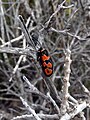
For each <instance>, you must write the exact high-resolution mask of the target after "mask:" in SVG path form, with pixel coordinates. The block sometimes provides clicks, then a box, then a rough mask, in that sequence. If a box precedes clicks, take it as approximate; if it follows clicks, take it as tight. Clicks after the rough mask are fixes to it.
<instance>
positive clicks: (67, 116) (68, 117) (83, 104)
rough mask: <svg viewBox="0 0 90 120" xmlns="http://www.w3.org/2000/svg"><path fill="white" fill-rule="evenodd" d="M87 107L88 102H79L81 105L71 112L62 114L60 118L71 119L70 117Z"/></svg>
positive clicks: (62, 119)
mask: <svg viewBox="0 0 90 120" xmlns="http://www.w3.org/2000/svg"><path fill="white" fill-rule="evenodd" d="M86 107H87V104H86V102H83V103H81V104H79V105H78V106H77V107H76V108H75V110H73V111H72V112H70V113H69V114H68V113H66V114H65V115H64V116H62V117H61V119H60V120H70V119H71V118H73V117H74V116H75V115H77V114H78V113H80V112H81V111H83V110H84V109H85V108H86Z"/></svg>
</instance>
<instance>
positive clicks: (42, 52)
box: [37, 47, 53, 77]
mask: <svg viewBox="0 0 90 120" xmlns="http://www.w3.org/2000/svg"><path fill="white" fill-rule="evenodd" d="M37 60H38V61H39V63H40V65H41V67H42V70H43V72H44V74H45V75H46V76H47V77H49V76H51V75H52V73H53V62H52V59H51V57H50V56H49V54H48V51H47V50H46V49H43V48H42V47H41V48H40V49H39V50H38V52H37Z"/></svg>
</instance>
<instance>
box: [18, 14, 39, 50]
mask: <svg viewBox="0 0 90 120" xmlns="http://www.w3.org/2000/svg"><path fill="white" fill-rule="evenodd" d="M18 20H19V23H20V26H21V28H22V31H23V33H24V35H25V38H26V39H27V42H28V43H29V44H31V45H32V47H33V48H34V49H35V50H36V51H37V49H36V45H35V43H34V41H33V40H32V37H31V36H30V34H29V32H28V30H27V27H26V25H25V22H24V19H23V17H22V16H21V15H19V17H18Z"/></svg>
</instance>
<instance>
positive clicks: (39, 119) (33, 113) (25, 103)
mask: <svg viewBox="0 0 90 120" xmlns="http://www.w3.org/2000/svg"><path fill="white" fill-rule="evenodd" d="M20 99H21V101H22V103H23V105H24V106H25V107H26V108H27V110H28V111H29V112H30V113H31V114H32V115H33V116H34V117H35V118H36V120H41V118H40V117H39V116H38V115H37V114H36V112H35V111H34V110H33V109H32V108H31V107H30V106H29V105H28V103H27V102H26V101H25V100H24V99H23V98H22V97H20Z"/></svg>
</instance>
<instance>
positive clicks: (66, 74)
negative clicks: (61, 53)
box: [61, 48, 71, 114]
mask: <svg viewBox="0 0 90 120" xmlns="http://www.w3.org/2000/svg"><path fill="white" fill-rule="evenodd" d="M70 56H71V51H70V50H69V48H67V50H66V55H65V61H66V63H65V64H64V78H63V88H62V91H63V98H62V105H61V112H62V114H65V113H66V111H67V109H69V104H68V97H69V94H68V93H69V91H68V88H69V86H70V83H69V77H70V72H71V70H70V65H71V59H70Z"/></svg>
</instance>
